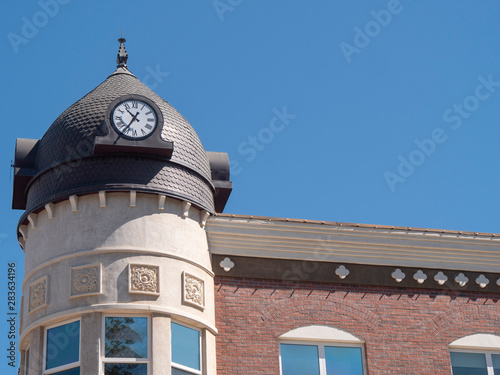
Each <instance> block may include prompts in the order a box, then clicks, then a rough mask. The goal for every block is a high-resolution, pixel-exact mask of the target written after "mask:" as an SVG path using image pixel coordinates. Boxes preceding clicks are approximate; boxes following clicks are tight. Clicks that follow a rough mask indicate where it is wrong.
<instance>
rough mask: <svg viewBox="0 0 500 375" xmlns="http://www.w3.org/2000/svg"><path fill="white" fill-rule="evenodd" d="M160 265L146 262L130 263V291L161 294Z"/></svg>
mask: <svg viewBox="0 0 500 375" xmlns="http://www.w3.org/2000/svg"><path fill="white" fill-rule="evenodd" d="M159 273H160V272H159V268H158V266H152V265H144V264H130V265H129V279H130V282H129V293H142V294H159V293H160V282H159V277H160V276H159Z"/></svg>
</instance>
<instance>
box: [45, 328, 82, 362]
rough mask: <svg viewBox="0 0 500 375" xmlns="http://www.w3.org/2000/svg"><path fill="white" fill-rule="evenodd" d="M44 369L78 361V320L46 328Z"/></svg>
mask: <svg viewBox="0 0 500 375" xmlns="http://www.w3.org/2000/svg"><path fill="white" fill-rule="evenodd" d="M46 345H47V352H46V359H45V361H46V366H45V368H46V369H51V368H54V367H58V366H62V365H67V364H70V363H73V362H78V360H79V355H80V322H79V321H76V322H73V323H69V324H65V325H62V326H59V327H54V328H50V329H48V330H47V343H46Z"/></svg>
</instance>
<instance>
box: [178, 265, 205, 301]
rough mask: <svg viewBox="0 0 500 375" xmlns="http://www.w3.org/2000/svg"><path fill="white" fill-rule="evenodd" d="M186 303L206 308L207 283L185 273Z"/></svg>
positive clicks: (184, 291)
mask: <svg viewBox="0 0 500 375" xmlns="http://www.w3.org/2000/svg"><path fill="white" fill-rule="evenodd" d="M183 297H184V298H183V299H184V302H186V303H189V304H192V305H195V306H197V307H201V308H204V307H205V282H204V281H203V280H202V279H199V278H197V277H196V276H193V275H190V274H188V273H185V272H184V290H183Z"/></svg>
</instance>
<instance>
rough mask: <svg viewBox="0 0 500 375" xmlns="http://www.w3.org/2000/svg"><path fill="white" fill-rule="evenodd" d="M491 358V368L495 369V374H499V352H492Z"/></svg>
mask: <svg viewBox="0 0 500 375" xmlns="http://www.w3.org/2000/svg"><path fill="white" fill-rule="evenodd" d="M491 360H492V361H493V369H494V370H495V375H500V354H492V355H491Z"/></svg>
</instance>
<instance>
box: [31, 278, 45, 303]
mask: <svg viewBox="0 0 500 375" xmlns="http://www.w3.org/2000/svg"><path fill="white" fill-rule="evenodd" d="M46 305H47V276H44V277H42V278H41V279H39V280H37V281H35V282H34V283H33V284H31V285H30V312H33V311H35V310H37V309H39V308H41V307H43V306H46Z"/></svg>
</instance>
